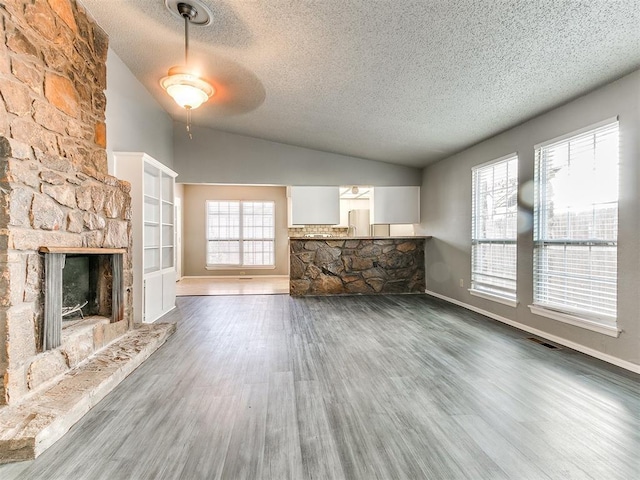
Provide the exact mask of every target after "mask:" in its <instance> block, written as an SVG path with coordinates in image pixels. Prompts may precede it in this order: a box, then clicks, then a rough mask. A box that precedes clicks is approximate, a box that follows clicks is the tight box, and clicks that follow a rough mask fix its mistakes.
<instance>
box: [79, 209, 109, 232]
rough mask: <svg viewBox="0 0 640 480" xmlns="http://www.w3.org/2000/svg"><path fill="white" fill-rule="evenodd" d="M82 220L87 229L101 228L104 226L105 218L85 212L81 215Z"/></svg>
mask: <svg viewBox="0 0 640 480" xmlns="http://www.w3.org/2000/svg"><path fill="white" fill-rule="evenodd" d="M83 220H84V227H85V228H86V229H87V230H102V229H103V228H104V227H105V226H106V221H105V219H104V218H103V217H101V216H100V215H98V214H95V213H93V212H86V213H85V214H84V215H83Z"/></svg>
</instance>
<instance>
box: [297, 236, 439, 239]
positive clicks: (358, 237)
mask: <svg viewBox="0 0 640 480" xmlns="http://www.w3.org/2000/svg"><path fill="white" fill-rule="evenodd" d="M430 238H431V236H423V235H406V236H405V235H401V236H393V237H391V236H387V237H380V236H357V235H356V236H355V237H339V236H335V237H334V236H329V237H322V236H317V237H304V236H303V237H289V240H399V239H400V240H403V239H423V240H428V239H430Z"/></svg>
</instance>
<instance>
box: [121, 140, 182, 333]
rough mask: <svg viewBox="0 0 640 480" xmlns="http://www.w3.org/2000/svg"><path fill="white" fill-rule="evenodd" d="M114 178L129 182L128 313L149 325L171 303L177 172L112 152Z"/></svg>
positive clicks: (129, 154) (138, 157)
mask: <svg viewBox="0 0 640 480" xmlns="http://www.w3.org/2000/svg"><path fill="white" fill-rule="evenodd" d="M113 158H114V172H113V173H114V176H116V177H118V178H120V179H122V180H126V181H128V182H129V183H131V235H132V238H133V251H132V262H133V292H132V295H133V316H134V321H135V322H145V323H150V322H153V321H155V320H157V319H158V318H160V317H161V316H162V315H164V314H165V313H167V312H168V311H169V310H171V309H172V308H174V307H175V301H176V273H175V272H176V264H175V263H176V251H175V250H176V249H175V219H174V216H175V209H174V201H175V200H174V198H175V197H174V185H175V177H176V176H177V173H175V172H174V171H172V170H171V169H169V168H168V167H166V166H165V165H163V164H162V163H160V162H158V161H157V160H155V159H153V158H151V157H150V156H149V155H147V154H146V153H140V152H114V154H113Z"/></svg>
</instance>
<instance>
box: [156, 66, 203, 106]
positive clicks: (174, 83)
mask: <svg viewBox="0 0 640 480" xmlns="http://www.w3.org/2000/svg"><path fill="white" fill-rule="evenodd" d="M175 70H176V67H174V68H172V69H171V70H169V75H168V76H166V77H164V78H162V79H161V80H160V85H161V86H162V88H164V89H165V90H166V91H167V93H168V94H169V95H170V96H171V97H172V98H173V99H174V100H175V102H176V103H177V104H178V105H180V106H181V107H182V108H188V109H191V110H193V109H194V108H198V107H199V106H200V105H202V104H203V103H204V102H206V101H207V100H208V99H209V97H211V96H212V95H213V94H214V93H215V89H214V88H213V87H212V86H211V85H209V84H208V83H207V82H206V81H204V80H202V79H201V78H199V77H197V76H195V75H193V74H191V73H183V72H175Z"/></svg>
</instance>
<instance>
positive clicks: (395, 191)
mask: <svg viewBox="0 0 640 480" xmlns="http://www.w3.org/2000/svg"><path fill="white" fill-rule="evenodd" d="M372 190H373V193H372V197H373V214H372V216H373V222H372V223H374V224H381V223H382V224H386V223H389V224H398V223H402V224H409V223H420V187H411V186H409V187H373V189H372Z"/></svg>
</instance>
